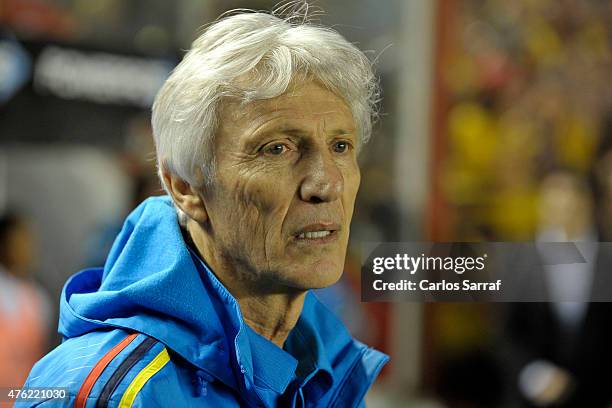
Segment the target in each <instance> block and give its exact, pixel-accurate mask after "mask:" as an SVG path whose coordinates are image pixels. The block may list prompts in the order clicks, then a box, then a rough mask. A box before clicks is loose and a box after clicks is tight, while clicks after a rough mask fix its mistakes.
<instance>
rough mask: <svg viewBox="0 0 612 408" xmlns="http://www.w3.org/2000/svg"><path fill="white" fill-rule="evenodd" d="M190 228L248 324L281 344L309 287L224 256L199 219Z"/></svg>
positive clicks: (301, 306) (199, 250)
mask: <svg viewBox="0 0 612 408" xmlns="http://www.w3.org/2000/svg"><path fill="white" fill-rule="evenodd" d="M187 231H188V234H189V236H190V238H191V240H192V244H193V246H194V247H195V248H194V249H196V250H197V251H198V253H199V255H200V256H201V257H202V259H204V260H206V263H207V264H208V265H209V266H210V268H211V269H212V271H213V273H214V274H215V276H216V277H217V278H218V279H219V280H220V281H221V283H222V284H223V285H224V286H225V287H226V288H227V290H228V291H229V292H230V293H231V294H232V296H234V298H235V299H236V301H237V302H238V304H239V305H240V311H241V312H242V316H243V318H244V321H245V322H246V324H248V325H249V327H251V328H252V329H253V330H254V331H255V332H256V333H258V334H259V335H261V336H263V337H265V338H266V339H268V340H270V341H271V342H272V343H274V344H276V345H277V346H278V347H280V348H282V347H283V345H284V344H285V341H286V340H287V337H288V336H289V333H290V332H291V330H292V329H293V328H294V327H295V325H296V323H297V321H298V319H299V317H300V315H301V313H302V308H303V306H304V299H305V298H306V291H305V290H299V289H295V288H290V287H287V286H282V285H279V284H278V282H274V281H271V280H270V277H269V276H263V275H264V274H260V273H257V272H258V271H256V272H253V271H250V270H247V269H246V268H245V267H244V266H243V265H240V263H239V262H232V260H228V259H227V258H224V257H223V256H222V255H220V253H219V251H215V250H214V249H213V248H214V245H211V242H210V239H209V237H208V235H207V234H206V232H205V231H203V230H202V228H201V227H200V226H199V225H198V224H197V223H195V222H192V221H190V222H189V223H188V226H187Z"/></svg>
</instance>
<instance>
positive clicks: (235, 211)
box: [225, 173, 290, 241]
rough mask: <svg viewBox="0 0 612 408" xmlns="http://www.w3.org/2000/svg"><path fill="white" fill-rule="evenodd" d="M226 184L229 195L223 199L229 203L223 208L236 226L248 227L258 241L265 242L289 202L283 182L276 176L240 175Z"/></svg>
mask: <svg viewBox="0 0 612 408" xmlns="http://www.w3.org/2000/svg"><path fill="white" fill-rule="evenodd" d="M226 185H228V186H229V188H228V189H227V190H228V194H229V195H230V196H231V199H229V200H227V201H228V202H232V204H233V205H231V206H230V205H227V208H225V211H227V212H229V213H230V215H231V216H232V217H233V218H234V219H235V220H236V222H237V223H238V224H239V225H237V228H239V229H242V230H243V229H245V228H246V229H249V230H250V233H251V234H254V235H255V237H254V238H255V239H257V240H258V241H262V240H263V241H267V240H268V239H270V238H271V236H275V235H277V232H279V231H277V230H280V227H279V226H280V225H282V221H283V220H284V214H285V212H286V209H287V204H288V202H290V200H286V199H285V198H284V197H285V194H284V189H283V188H282V185H283V183H282V180H281V179H280V178H279V177H278V176H276V177H270V176H269V175H266V174H261V173H259V174H258V173H249V174H242V175H241V177H238V178H236V179H234V180H233V181H232V182H231V183H228V184H226ZM245 235H246V234H245ZM247 238H249V237H246V236H243V237H241V239H247Z"/></svg>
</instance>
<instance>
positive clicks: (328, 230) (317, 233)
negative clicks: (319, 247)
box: [293, 223, 340, 244]
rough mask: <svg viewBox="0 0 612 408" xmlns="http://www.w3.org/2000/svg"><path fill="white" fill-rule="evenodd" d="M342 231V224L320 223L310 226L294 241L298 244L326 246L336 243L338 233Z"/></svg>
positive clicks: (302, 230)
mask: <svg viewBox="0 0 612 408" xmlns="http://www.w3.org/2000/svg"><path fill="white" fill-rule="evenodd" d="M339 231H340V224H335V223H319V224H311V225H308V226H306V227H304V228H302V229H301V230H299V231H298V232H297V233H296V234H294V236H293V237H294V239H295V241H297V242H301V243H307V244H324V243H329V242H333V241H336V240H337V239H338V232H339Z"/></svg>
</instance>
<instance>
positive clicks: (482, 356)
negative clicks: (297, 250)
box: [0, 0, 612, 407]
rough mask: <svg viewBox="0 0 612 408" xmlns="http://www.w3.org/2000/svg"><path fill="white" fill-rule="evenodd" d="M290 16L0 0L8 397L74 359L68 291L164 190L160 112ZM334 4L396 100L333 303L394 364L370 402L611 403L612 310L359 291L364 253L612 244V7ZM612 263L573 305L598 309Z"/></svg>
mask: <svg viewBox="0 0 612 408" xmlns="http://www.w3.org/2000/svg"><path fill="white" fill-rule="evenodd" d="M274 4H275V2H274V1H263V0H262V1H260V0H253V1H238V0H229V1H228V0H225V1H222V0H175V1H170V0H146V1H145V0H95V1H91V0H0V264H1V267H0V384H6V385H17V384H22V383H23V380H24V379H25V377H26V376H27V373H28V372H29V368H30V367H31V365H32V364H33V363H34V362H35V361H36V360H38V359H39V358H40V357H41V356H42V355H43V354H44V353H46V352H47V351H48V350H50V349H52V348H53V347H55V346H56V345H57V344H58V342H59V337H58V336H57V334H56V333H55V330H56V327H57V316H58V309H57V308H58V299H59V293H60V291H61V288H62V285H63V283H64V282H65V280H66V279H67V278H68V276H70V275H71V274H73V273H74V272H76V271H78V270H79V269H82V268H84V267H88V266H98V265H101V264H102V263H103V262H104V259H105V256H106V254H107V252H108V250H109V249H110V246H111V244H112V242H113V239H114V237H115V234H116V233H117V232H118V231H119V228H120V227H121V224H122V221H123V219H124V217H125V216H126V215H127V214H128V213H129V211H130V210H131V209H132V208H134V207H135V206H136V205H137V204H138V203H139V202H140V201H142V200H143V199H144V198H146V197H147V196H150V195H154V194H161V189H160V186H159V183H158V181H157V178H156V175H155V162H154V146H153V141H152V137H151V128H150V124H149V120H150V106H151V103H152V101H153V98H154V96H155V93H156V92H157V90H158V88H159V87H160V85H161V84H162V83H163V81H164V80H165V78H166V77H167V75H168V74H169V72H170V71H171V70H172V68H173V67H174V66H175V65H176V64H177V63H178V62H179V61H180V59H181V57H182V55H183V54H184V51H185V50H186V49H188V48H189V45H190V43H191V41H192V40H193V39H194V38H195V37H196V35H197V32H198V29H199V28H200V27H201V26H202V25H204V24H206V23H209V22H211V21H213V20H214V19H215V18H216V17H217V16H218V15H220V14H221V13H222V12H224V11H226V10H229V9H233V8H252V9H270V8H271V7H272V6H273V5H274ZM315 5H316V6H318V7H319V8H320V9H322V10H324V12H325V13H324V14H322V15H320V16H318V19H320V21H321V22H322V23H323V24H326V25H331V26H333V27H334V28H335V29H336V30H338V31H339V32H340V33H341V34H343V35H344V36H345V37H346V38H347V39H348V40H349V41H351V42H354V43H356V44H357V45H358V46H359V48H361V49H362V50H365V51H366V52H367V54H368V56H369V57H370V58H371V59H372V60H373V61H374V60H375V61H376V69H377V72H378V75H379V78H380V83H381V86H382V89H383V98H384V99H383V103H382V109H381V111H382V117H381V120H380V122H379V123H378V125H377V127H376V129H375V135H374V137H373V139H372V141H371V142H370V144H369V145H368V146H367V147H366V148H365V149H364V152H363V154H362V157H361V162H362V187H361V190H360V193H359V197H358V200H357V208H356V213H355V217H354V221H353V225H352V238H351V244H350V255H349V258H348V260H347V267H346V271H347V272H346V274H345V276H344V278H343V280H342V281H341V282H340V283H339V284H337V285H336V286H334V287H332V288H328V289H325V290H322V291H320V293H319V295H320V298H321V299H323V300H324V301H325V302H327V303H328V304H329V305H330V306H331V307H332V308H333V309H334V310H335V311H336V312H337V313H338V314H339V315H340V316H341V317H342V319H343V320H344V321H345V322H346V324H347V325H348V326H349V328H350V329H351V330H352V332H353V333H354V334H355V335H356V336H357V337H358V338H360V339H362V340H363V341H365V342H367V343H368V344H370V345H373V346H375V347H377V348H379V349H381V350H383V351H385V352H386V353H388V354H389V355H391V357H392V360H391V363H390V364H389V365H388V366H387V367H386V368H385V369H384V371H383V373H382V376H381V378H380V380H379V381H378V383H377V384H376V386H375V388H374V389H373V390H372V392H371V393H370V394H369V395H368V403H369V406H371V407H404V406H406V407H500V406H507V407H523V406H525V407H529V406H580V407H599V406H612V391H610V390H609V386H608V387H606V385H605V384H606V383H605V382H602V380H605V377H607V376H604V375H603V374H602V373H604V371H605V370H606V369H609V368H610V366H612V355H610V354H612V351H608V350H609V347H610V346H609V345H610V344H612V329H610V327H612V324H610V323H611V322H610V321H609V319H612V309H611V310H608V306H607V304H605V303H601V304H595V303H591V304H589V303H585V302H574V303H573V304H569V305H568V304H563V303H556V304H494V303H488V304H476V303H425V304H420V303H394V304H392V303H361V302H360V295H359V270H360V249H361V246H360V244H361V242H364V241H533V240H538V239H542V240H561V241H563V240H570V241H593V242H597V241H612V239H611V237H612V153H611V152H612V49H611V41H612V2H610V1H607V0H513V1H503V0H480V1H477V0H436V1H434V0H404V1H402V0H385V1H379V0H350V1H349V0H334V1H331V0H328V1H317V2H315ZM603 255H605V254H602V253H598V254H594V255H593V256H594V257H597V260H598V262H597V264H598V265H600V266H599V267H597V268H595V269H596V270H593V271H590V272H589V273H588V274H587V276H588V278H587V279H586V280H584V281H581V282H568V283H567V285H566V286H567V287H569V288H570V289H568V290H582V292H581V293H582V295H581V296H582V297H581V298H583V299H585V300H586V299H588V298H589V290H591V288H592V287H594V286H596V282H599V281H598V279H599V276H600V275H601V274H602V273H605V269H606V268H604V266H605V265H607V261H606V260H604V256H603ZM553 272H554V271H553ZM543 273H544V274H545V273H548V272H543ZM543 276H544V275H543ZM576 288H582V289H576ZM551 290H557V289H555V288H551ZM16 322H18V323H16ZM606 388H608V389H606Z"/></svg>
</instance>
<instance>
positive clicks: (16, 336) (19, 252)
mask: <svg viewBox="0 0 612 408" xmlns="http://www.w3.org/2000/svg"><path fill="white" fill-rule="evenodd" d="M33 258H34V251H33V242H32V236H31V233H30V230H29V229H28V225H27V223H26V222H25V220H24V219H23V218H22V217H21V216H19V215H16V214H14V213H5V214H4V215H2V216H1V217H0V387H14V388H16V387H19V386H20V385H21V384H23V382H24V381H25V379H26V377H27V375H28V372H29V371H30V368H31V367H32V365H33V364H34V363H35V362H36V360H38V359H39V358H40V357H42V355H43V354H44V353H45V352H46V351H47V346H48V339H47V334H48V329H49V325H50V324H49V323H50V305H49V301H48V299H47V296H46V295H45V294H44V292H43V291H42V290H41V289H40V288H39V286H38V285H37V284H35V283H34V282H33V281H31V280H30V279H29V274H30V272H31V270H30V269H31V267H32V261H33Z"/></svg>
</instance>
